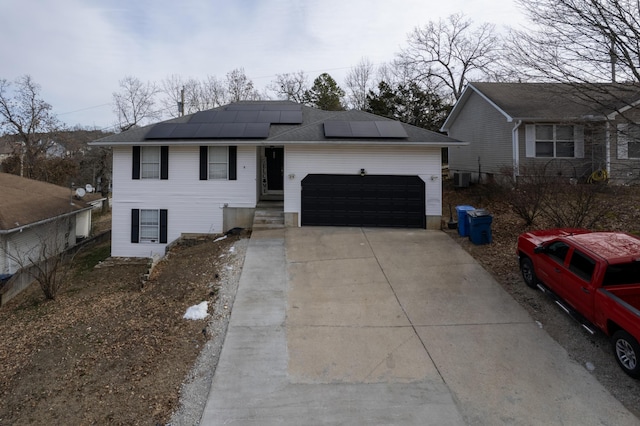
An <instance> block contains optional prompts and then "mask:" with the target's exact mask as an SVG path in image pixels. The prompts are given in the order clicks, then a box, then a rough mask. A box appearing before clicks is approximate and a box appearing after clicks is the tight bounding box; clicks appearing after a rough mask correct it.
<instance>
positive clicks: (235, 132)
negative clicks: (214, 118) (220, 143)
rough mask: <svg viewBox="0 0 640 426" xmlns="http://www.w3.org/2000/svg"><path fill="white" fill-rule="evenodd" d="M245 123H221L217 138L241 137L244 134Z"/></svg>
mask: <svg viewBox="0 0 640 426" xmlns="http://www.w3.org/2000/svg"><path fill="white" fill-rule="evenodd" d="M246 126H247V125H246V124H245V123H222V128H221V129H220V134H219V135H218V137H219V138H242V137H243V135H244V129H245V127H246Z"/></svg>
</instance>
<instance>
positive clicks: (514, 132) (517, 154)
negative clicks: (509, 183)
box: [511, 120, 522, 182]
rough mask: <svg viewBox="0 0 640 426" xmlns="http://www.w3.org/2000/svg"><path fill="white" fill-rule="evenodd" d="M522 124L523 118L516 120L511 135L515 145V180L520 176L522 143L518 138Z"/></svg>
mask: <svg viewBox="0 0 640 426" xmlns="http://www.w3.org/2000/svg"><path fill="white" fill-rule="evenodd" d="M521 124H522V120H518V121H516V125H515V126H513V130H512V135H511V143H512V146H513V149H512V151H513V181H514V182H515V180H516V178H517V177H518V176H520V144H519V140H518V139H519V138H518V129H519V128H520V125H521Z"/></svg>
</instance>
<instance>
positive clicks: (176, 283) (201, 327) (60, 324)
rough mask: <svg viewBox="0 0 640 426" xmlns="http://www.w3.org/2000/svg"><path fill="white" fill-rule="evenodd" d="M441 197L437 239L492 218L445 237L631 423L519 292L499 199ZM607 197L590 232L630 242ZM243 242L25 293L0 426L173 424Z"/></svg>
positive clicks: (632, 199) (5, 312)
mask: <svg viewBox="0 0 640 426" xmlns="http://www.w3.org/2000/svg"><path fill="white" fill-rule="evenodd" d="M443 195H444V202H443V205H444V211H443V217H444V219H445V220H444V224H445V228H446V222H447V221H448V219H449V213H448V205H449V204H451V206H452V208H455V206H456V205H462V204H464V205H472V206H474V207H477V208H486V209H488V210H489V211H490V212H491V213H492V215H493V225H492V230H493V242H492V243H491V244H489V245H482V246H475V245H473V244H471V243H470V242H469V240H468V239H467V238H462V237H459V236H458V234H457V231H455V230H446V231H445V232H447V233H448V234H449V235H450V236H451V237H452V238H453V239H454V240H456V241H457V242H458V243H459V244H460V245H461V246H463V247H464V248H465V249H466V250H468V251H469V252H470V253H471V254H472V255H473V256H474V257H475V258H476V259H478V260H479V261H480V262H481V263H482V264H483V265H484V266H485V267H486V268H487V270H488V271H490V272H491V273H492V274H493V275H494V277H495V278H496V279H497V280H498V282H499V283H500V284H501V285H502V286H503V287H504V289H505V290H506V291H507V292H509V293H510V294H511V295H512V296H513V297H514V298H515V299H516V300H517V301H518V302H519V303H520V304H521V305H522V306H523V307H524V308H525V309H526V310H527V311H528V312H529V313H530V314H531V316H532V317H533V318H534V319H535V320H536V321H538V323H539V324H540V326H541V327H543V328H544V329H545V330H546V331H547V332H548V333H549V334H550V335H551V336H552V337H553V338H554V339H555V340H556V341H557V342H558V343H559V344H560V345H562V346H563V347H564V348H565V349H566V350H567V353H568V354H569V356H570V357H571V358H573V359H574V360H576V361H577V362H578V363H579V364H581V365H583V366H584V367H585V368H586V369H587V370H589V371H591V372H592V374H593V375H594V376H596V377H597V379H598V380H599V381H600V382H601V383H602V384H603V385H604V386H605V387H606V388H607V389H609V391H610V392H611V393H612V394H613V395H614V396H615V397H616V398H618V400H620V401H621V402H622V403H623V404H624V405H625V406H626V407H627V408H628V409H629V410H630V411H632V412H633V413H634V414H635V415H636V416H638V417H639V418H640V381H639V380H633V379H631V378H629V377H628V376H626V375H625V374H624V373H623V372H622V371H621V370H620V368H619V367H618V365H617V364H616V362H615V359H614V357H613V354H612V353H611V349H610V345H609V342H608V339H607V338H606V337H605V336H603V335H602V334H597V335H595V336H590V335H588V334H587V333H586V332H585V331H583V329H582V328H581V327H580V326H579V325H578V324H577V323H576V322H575V321H574V320H572V319H571V318H569V317H568V316H567V315H566V314H564V313H563V312H562V311H561V310H560V309H559V308H558V307H557V306H556V305H555V304H553V303H552V302H551V301H550V300H549V299H548V298H547V297H546V296H544V295H543V294H542V293H541V292H539V291H536V290H533V289H530V288H528V287H527V286H525V285H524V283H523V282H522V279H521V278H520V275H519V271H518V265H517V259H516V256H515V248H516V237H517V235H518V234H519V233H520V232H523V231H525V230H526V227H525V226H524V225H523V221H522V219H520V218H519V217H518V216H516V215H515V214H514V213H513V212H512V211H511V208H510V207H509V206H508V204H507V200H508V195H509V194H505V193H504V192H503V191H499V190H496V189H495V188H492V187H478V186H476V187H472V188H468V189H460V190H453V189H452V188H449V187H445V191H444V194H443ZM608 196H609V197H610V200H609V201H608V203H609V205H610V206H611V209H610V211H609V212H608V214H607V215H606V217H605V218H604V219H603V222H602V224H601V227H602V228H603V229H604V228H606V229H619V230H625V231H635V232H637V230H638V229H640V227H638V226H637V224H638V223H640V210H639V209H638V208H637V207H636V206H638V205H639V204H638V203H639V202H640V193H639V192H637V191H636V190H633V189H629V188H626V189H624V191H622V192H619V193H618V192H617V191H616V192H611V193H610V194H608ZM454 211H455V210H454ZM542 226H544V224H540V225H538V227H542ZM247 237H248V236H247V235H240V236H231V237H229V238H227V239H224V240H222V241H218V242H214V241H213V239H203V240H200V241H191V242H188V243H185V244H182V245H178V246H177V247H175V249H174V250H173V251H172V252H171V253H170V255H169V256H168V257H167V259H166V260H164V261H163V262H161V263H160V264H159V265H158V266H157V267H156V268H155V269H154V272H153V274H152V275H151V278H150V279H149V280H148V281H146V282H145V283H144V285H141V277H142V276H143V275H144V274H145V273H146V272H147V270H148V265H147V263H146V262H139V261H134V260H118V261H104V260H105V259H107V258H108V256H109V247H108V245H102V246H97V247H93V248H91V249H88V250H85V251H83V252H82V253H81V254H80V255H78V256H77V258H76V269H75V270H74V272H73V276H72V279H71V280H70V281H69V284H68V285H67V287H65V289H64V291H63V293H62V294H61V295H60V296H59V298H58V299H57V300H56V301H53V302H48V301H44V300H43V297H42V294H41V292H40V290H39V288H38V287H37V286H33V287H32V288H31V289H30V290H28V291H26V292H25V293H23V294H21V295H20V296H18V297H17V298H16V299H14V300H12V301H11V302H10V303H9V304H8V305H7V306H4V307H3V308H2V309H0V324H2V332H1V333H0V336H1V337H2V338H1V339H0V425H45V424H46V425H50V424H73V425H90V424H114V425H156V424H167V423H168V422H170V421H172V420H171V419H172V417H171V416H172V414H173V413H174V412H176V410H178V409H179V407H180V404H181V403H182V404H184V403H185V399H189V398H190V396H189V394H190V392H188V391H186V390H185V388H184V387H183V384H184V383H185V382H189V381H191V380H195V379H194V375H196V374H195V373H193V370H192V367H194V363H195V364H198V363H199V362H201V361H200V358H198V357H199V356H202V354H203V353H205V352H211V347H210V346H211V345H212V343H211V342H214V341H218V342H221V335H222V334H223V333H224V330H225V328H224V326H221V325H220V324H224V322H225V321H227V320H228V315H229V309H230V308H231V306H230V305H231V303H227V302H226V301H224V300H226V299H225V298H226V297H227V295H226V293H225V292H230V293H233V292H234V291H235V288H234V287H233V286H230V283H233V280H234V278H233V277H232V276H235V277H237V275H238V274H239V271H240V270H241V267H242V262H243V260H244V257H243V253H242V252H241V250H237V251H236V250H234V249H235V248H236V247H237V246H242V243H246V238H247ZM244 247H246V244H245V245H244ZM94 265H97V266H95V267H94ZM236 285H237V282H236ZM202 301H208V302H209V305H210V310H209V313H210V314H212V315H211V316H210V317H209V318H208V319H206V320H196V321H192V320H185V319H183V315H184V313H185V311H186V309H187V308H188V307H190V306H192V305H195V304H198V303H200V302H202ZM214 358H215V354H213V355H211V354H210V355H209V360H208V361H207V362H208V363H209V364H207V365H205V368H204V370H206V371H209V373H210V372H211V370H212V367H211V365H212V364H211V363H213V365H215V359H214ZM522 367H523V368H527V366H526V365H523V366H522ZM207 386H208V385H207V383H206V380H205V381H204V382H203V384H201V388H200V389H199V390H198V391H196V392H191V394H193V393H195V394H198V395H199V396H200V397H201V399H202V398H205V397H206V395H200V394H204V393H206V392H207V389H208V388H207ZM181 389H182V394H181ZM203 389H204V390H203ZM201 409H202V407H201V406H200V407H198V406H197V405H196V406H195V408H191V409H187V410H186V411H189V410H191V411H192V413H187V415H186V417H184V418H185V419H189V420H184V419H183V420H181V421H180V420H178V421H176V420H173V422H174V423H173V424H176V425H178V424H195V423H196V422H197V419H198V418H199V417H198V415H199V413H198V410H200V412H201ZM180 411H183V410H180ZM189 414H190V415H191V417H189Z"/></svg>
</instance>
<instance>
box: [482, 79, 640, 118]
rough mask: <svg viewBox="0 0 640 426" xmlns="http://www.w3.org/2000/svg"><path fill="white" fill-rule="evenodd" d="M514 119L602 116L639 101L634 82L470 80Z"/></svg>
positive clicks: (639, 97)
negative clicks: (508, 81)
mask: <svg viewBox="0 0 640 426" xmlns="http://www.w3.org/2000/svg"><path fill="white" fill-rule="evenodd" d="M470 85H471V86H472V87H473V88H475V89H477V91H479V92H480V93H482V94H483V95H484V96H486V97H487V98H489V99H490V100H491V101H492V102H493V103H494V104H495V105H496V106H498V107H499V108H500V109H501V110H503V111H504V112H505V113H507V114H508V115H509V116H511V117H512V118H514V119H537V120H544V119H549V120H563V119H565V120H570V119H585V118H588V117H590V116H594V117H603V116H606V115H608V114H611V113H612V112H615V111H618V110H619V109H621V108H624V107H626V106H628V105H632V104H633V103H634V102H638V101H640V86H638V85H631V84H605V83H603V84H584V85H575V84H562V83H470Z"/></svg>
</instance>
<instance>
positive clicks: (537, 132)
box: [526, 124, 584, 158]
mask: <svg viewBox="0 0 640 426" xmlns="http://www.w3.org/2000/svg"><path fill="white" fill-rule="evenodd" d="M526 154H527V157H539V158H583V157H584V127H583V126H574V125H570V124H528V125H527V126H526Z"/></svg>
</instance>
